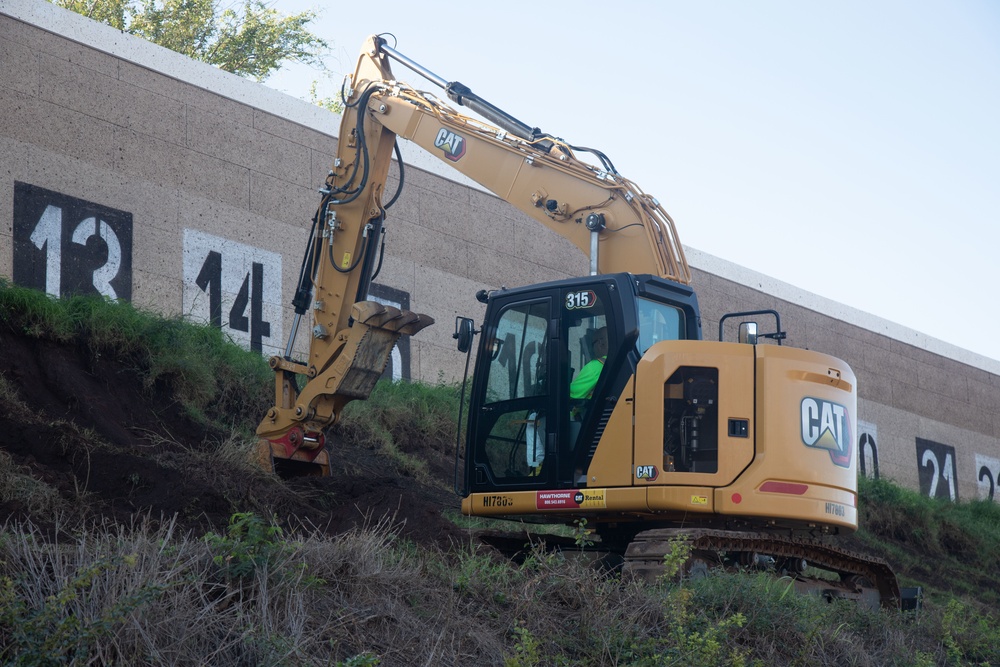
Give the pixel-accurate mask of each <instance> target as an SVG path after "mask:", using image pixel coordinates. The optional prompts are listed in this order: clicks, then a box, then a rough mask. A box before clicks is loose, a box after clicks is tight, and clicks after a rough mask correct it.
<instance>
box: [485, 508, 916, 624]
mask: <svg viewBox="0 0 1000 667" xmlns="http://www.w3.org/2000/svg"><path fill="white" fill-rule="evenodd" d="M617 537H618V538H622V537H624V536H622V535H619V536H617ZM482 539H483V541H484V542H486V543H487V544H490V545H491V546H493V547H495V548H497V549H498V550H500V551H501V552H502V553H504V554H506V555H508V556H510V557H514V558H517V557H518V556H523V555H524V552H525V543H526V539H525V537H524V536H523V535H521V536H518V537H514V536H510V535H497V534H492V535H487V536H483V538H482ZM529 541H532V540H530V539H529ZM534 541H536V542H537V539H536V540H534ZM678 541H682V542H683V543H685V545H686V546H685V549H686V550H689V554H690V555H689V557H688V559H687V561H686V562H685V563H684V564H683V566H682V572H683V576H684V577H686V578H699V577H702V576H708V575H709V574H710V572H711V571H713V570H718V569H720V568H721V569H728V570H737V569H742V570H763V571H769V572H771V573H773V574H774V575H775V576H781V577H787V578H788V579H789V580H790V581H791V582H792V583H793V585H794V587H795V590H796V591H797V592H799V593H802V594H811V595H818V596H820V597H822V598H823V599H826V600H828V601H833V600H835V599H846V600H853V601H855V602H856V603H857V604H859V605H861V606H863V607H865V608H868V609H877V608H879V607H882V608H886V609H899V608H900V606H901V603H903V606H904V607H906V606H907V605H906V604H905V601H904V600H903V599H902V597H901V595H900V588H899V584H898V583H897V581H896V576H895V574H893V572H892V569H891V568H890V567H889V565H888V563H886V562H885V561H884V560H882V559H880V558H873V557H870V556H865V555H863V554H859V553H855V552H852V551H849V550H847V549H843V548H840V547H838V546H835V545H832V544H829V543H828V542H825V541H822V540H819V539H815V538H809V537H792V536H790V535H787V534H779V533H771V532H766V531H733V530H721V529H712V528H656V529H650V530H645V531H642V532H639V533H637V534H635V535H633V536H631V537H630V538H629V539H627V540H625V539H613V538H611V536H607V535H605V536H604V538H603V539H602V541H601V542H598V543H597V544H595V545H593V546H588V547H584V550H586V551H588V552H591V553H592V555H594V556H601V557H603V558H602V559H601V560H602V562H603V563H605V564H608V563H613V564H614V565H615V566H616V569H618V568H619V567H620V570H621V573H622V576H623V577H633V578H638V579H641V580H644V581H649V582H654V581H656V580H657V579H658V578H659V577H660V576H662V575H663V574H664V572H665V566H664V559H665V557H667V556H669V555H670V554H672V553H674V551H675V549H676V546H675V545H676V544H677V543H678ZM544 542H545V547H546V548H547V549H560V550H563V551H566V552H571V551H579V550H581V546H580V545H579V543H578V541H576V540H574V539H570V538H553V537H552V536H547V537H546V538H545V539H544Z"/></svg>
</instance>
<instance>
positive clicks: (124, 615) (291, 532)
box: [0, 285, 1000, 667]
mask: <svg viewBox="0 0 1000 667" xmlns="http://www.w3.org/2000/svg"><path fill="white" fill-rule="evenodd" d="M0 328H3V329H5V330H8V331H10V330H13V331H16V332H17V333H18V334H19V335H27V336H31V337H34V338H36V339H37V340H38V344H39V345H43V344H45V345H52V343H51V341H60V342H62V343H64V344H66V345H67V346H68V347H71V348H73V349H75V350H76V351H78V352H79V351H83V353H84V354H85V356H87V357H89V358H90V359H92V360H93V361H94V363H95V365H96V364H97V362H98V361H99V360H101V359H105V360H107V359H109V358H114V359H115V360H116V362H117V363H118V364H124V365H125V366H126V367H128V368H134V369H135V373H136V374H137V375H138V376H139V377H141V378H142V379H143V384H144V386H145V387H146V388H147V390H148V391H149V392H150V395H151V396H152V395H153V394H154V393H155V392H157V391H159V392H167V391H169V392H171V394H170V395H171V396H177V397H182V399H183V401H184V402H185V405H186V406H187V407H186V412H187V414H190V415H194V416H196V417H197V418H198V419H202V420H204V421H206V423H210V424H212V425H213V427H214V428H223V427H225V429H227V432H232V431H233V430H234V428H235V429H236V430H239V429H250V428H252V427H253V426H254V425H255V422H256V419H257V418H258V417H259V415H260V414H261V413H262V411H263V410H264V409H266V407H267V399H268V397H269V392H270V388H271V382H272V378H271V375H270V371H268V370H267V369H266V366H265V364H264V363H263V361H262V360H261V359H260V357H259V355H255V354H252V353H248V352H243V351H242V350H239V349H238V348H237V347H236V346H235V345H232V344H231V343H229V342H227V341H226V340H225V339H224V338H223V337H222V336H221V335H220V334H219V333H218V332H217V331H214V330H212V329H210V328H208V327H202V326H196V325H191V324H188V323H185V322H183V321H181V320H179V319H177V318H158V317H155V316H152V315H149V314H147V313H143V312H141V311H139V310H138V309H135V308H133V307H132V306H128V305H123V304H114V303H109V302H106V301H104V300H101V299H93V298H81V297H74V298H67V299H63V300H58V301H57V300H54V299H51V298H49V297H46V296H44V295H41V294H39V293H38V292H33V291H30V290H22V289H19V288H14V287H10V286H8V285H0ZM458 400H459V398H458V392H457V391H456V390H455V388H454V387H449V386H445V385H441V384H438V385H435V386H425V385H420V384H415V383H382V384H380V385H379V386H378V387H377V389H376V391H375V393H374V394H373V396H372V399H371V400H370V401H367V402H364V403H361V402H355V403H353V404H351V406H350V409H349V411H348V413H347V414H346V415H345V417H344V423H343V425H342V426H341V427H340V433H339V437H343V438H352V439H361V441H362V442H363V443H364V445H365V446H367V448H368V450H370V451H373V452H375V454H374V456H375V457H376V458H377V459H378V460H379V461H381V460H383V459H386V458H390V459H392V460H394V461H396V463H395V464H394V467H393V470H394V471H399V472H401V473H402V475H403V476H407V475H408V476H410V477H413V478H414V479H426V484H425V485H424V486H421V487H420V488H421V489H430V488H431V487H432V486H433V487H438V486H448V485H450V482H451V480H450V477H449V476H448V474H449V473H450V468H449V469H448V470H446V471H442V470H441V469H440V461H441V460H445V461H450V455H451V453H452V451H453V450H452V448H453V446H454V431H455V424H454V415H455V413H456V411H457V406H458ZM0 408H2V419H5V420H7V421H6V422H4V423H6V424H8V425H15V422H16V423H18V424H19V423H26V424H30V425H31V426H33V427H38V429H40V428H41V426H42V425H44V424H43V422H44V419H45V416H44V414H41V413H39V412H38V410H32V409H31V407H30V406H29V405H28V404H26V402H25V401H24V400H23V399H22V398H21V396H20V394H19V391H18V387H17V386H15V384H14V382H13V379H12V378H9V377H6V376H4V375H3V374H0ZM57 426H58V427H59V429H54V430H53V432H58V431H59V430H64V431H69V430H72V429H73V428H76V427H75V426H73V425H72V424H71V423H69V422H61V423H60V424H57ZM74 434H75V435H77V436H79V437H80V438H81V439H82V440H83V441H85V442H86V443H87V445H88V447H91V448H92V449H94V451H97V450H98V449H100V448H102V447H104V448H107V447H110V445H107V444H101V443H99V442H96V436H94V435H93V434H87V433H82V432H81V433H76V432H74ZM240 442H242V439H241V437H240V436H238V435H236V436H229V438H228V439H227V440H225V441H224V442H223V443H219V444H217V445H216V446H215V447H214V448H213V449H212V450H211V451H210V452H209V453H206V452H204V451H201V450H200V449H198V448H197V447H194V446H193V445H188V446H191V447H192V448H193V451H191V452H188V456H187V458H184V457H181V456H179V455H178V454H177V449H176V448H174V449H169V448H166V447H163V448H154V449H155V451H151V452H149V453H148V456H149V457H150V458H156V457H159V458H156V460H157V461H161V462H162V463H163V465H164V466H176V467H177V468H178V469H181V470H183V471H184V472H185V474H186V475H188V476H191V477H195V476H197V475H198V474H204V472H203V470H205V469H207V470H209V471H210V477H208V480H209V481H207V482H206V483H205V486H204V487H203V488H205V489H209V488H211V489H212V491H215V492H218V493H221V494H222V495H225V496H227V497H228V498H229V499H230V502H231V505H232V506H233V507H234V509H233V511H232V516H231V517H230V521H229V523H228V525H224V526H222V527H221V528H219V527H216V528H202V529H198V530H186V529H182V528H181V527H180V524H179V523H178V522H179V520H180V519H179V518H178V517H173V518H172V519H171V517H166V518H165V519H161V520H159V521H154V520H153V518H151V517H148V518H143V516H142V515H132V518H131V520H130V521H125V522H113V521H110V520H102V519H101V518H100V516H101V515H100V511H99V510H94V511H93V513H92V514H90V515H89V516H90V520H89V521H78V520H74V521H72V522H71V521H69V519H68V515H67V514H64V513H65V512H67V505H69V503H68V502H67V501H66V499H65V494H63V495H61V492H60V491H58V490H56V489H54V488H52V487H49V486H47V481H46V480H45V479H43V478H41V477H37V476H35V475H33V469H32V467H31V466H30V465H27V464H25V463H16V462H15V460H14V458H13V457H12V455H10V454H8V453H7V452H6V451H0V504H3V506H4V508H7V504H8V503H12V502H18V503H21V505H22V506H23V507H26V508H29V509H30V512H29V513H30V514H31V516H37V517H40V519H41V521H36V522H32V521H29V520H24V519H18V520H8V521H7V522H6V523H5V525H4V527H3V529H2V530H0V663H3V664H13V665H56V664H91V663H92V664H156V665H159V664H213V665H245V664H262V665H263V664H267V665H299V664H330V665H343V666H345V667H347V666H352V667H360V666H374V665H382V666H390V665H410V664H456V665H465V664H481V665H497V666H500V665H504V666H505V667H535V666H538V667H542V666H544V667H549V666H560V665H565V666H568V665H580V666H583V667H597V666H604V665H609V666H610V665H616V666H619V667H647V666H648V667H652V666H661V665H732V666H741V667H749V666H753V667H756V666H767V665H803V666H805V665H810V666H811V665H862V666H867V665H871V666H874V665H879V666H881V665H899V666H902V665H949V666H966V665H968V666H973V665H996V664H1000V623H998V621H1000V616H998V609H1000V607H998V602H997V595H998V594H997V591H996V589H997V583H998V582H997V578H996V554H998V553H1000V507H998V506H997V505H995V504H988V503H978V502H976V503H962V504H950V503H943V502H939V501H932V500H928V499H925V498H922V497H920V496H919V495H918V494H915V493H913V492H910V491H906V490H903V489H900V488H899V487H897V486H894V485H893V484H891V483H889V482H885V481H880V482H871V481H868V480H862V482H861V484H860V490H861V499H860V507H861V512H862V524H863V526H864V530H863V531H862V533H861V534H860V536H859V539H860V540H862V541H863V543H864V544H865V545H867V546H866V547H865V548H866V549H867V550H869V551H871V552H874V553H877V554H881V555H884V557H886V558H887V559H888V560H889V561H890V562H891V563H892V564H893V566H894V568H895V569H896V570H897V572H899V573H900V575H901V578H902V579H903V583H904V585H906V584H919V585H923V586H925V587H926V588H928V589H929V591H930V592H931V595H930V596H929V599H928V601H927V603H926V606H925V608H924V609H923V610H921V611H919V612H896V611H867V610H864V609H859V608H857V607H856V606H854V605H852V604H848V603H845V602H835V603H832V604H831V603H827V602H824V601H823V600H821V599H820V598H818V597H811V596H800V595H797V594H795V593H794V592H792V590H793V587H792V586H791V584H790V581H789V580H787V579H776V578H774V577H772V576H769V575H767V574H764V573H759V572H751V571H747V572H736V573H734V572H721V571H720V572H714V571H713V572H710V573H708V576H704V577H697V578H683V577H682V578H681V580H680V581H677V580H675V578H674V577H670V578H666V577H664V578H662V579H661V580H659V581H658V582H655V583H643V582H639V581H633V580H629V579H625V580H623V579H622V578H621V577H619V576H617V575H615V574H608V573H606V572H601V571H598V570H596V569H595V568H593V567H592V566H591V565H590V564H589V563H588V561H587V559H586V558H583V557H580V554H579V553H577V551H576V550H575V549H573V550H571V551H569V552H566V553H559V552H551V551H546V550H545V549H544V548H542V547H540V546H538V547H536V548H534V549H531V550H530V551H529V553H528V555H527V557H526V558H524V560H523V561H522V562H520V563H512V562H510V561H509V560H506V559H503V558H501V557H499V556H498V555H497V554H496V553H494V552H493V551H491V550H488V549H486V548H484V547H481V546H479V545H478V542H477V540H476V539H475V537H476V531H477V530H479V528H480V526H481V525H482V524H481V523H479V522H470V523H468V524H466V525H467V526H468V527H467V528H463V529H461V531H464V532H461V531H460V532H459V534H461V535H463V536H464V539H462V540H457V541H456V543H455V544H454V546H453V547H452V548H451V549H448V550H441V549H439V548H437V547H434V546H429V545H427V544H419V543H415V542H413V541H411V540H408V539H404V538H403V537H402V536H401V526H400V525H399V524H396V523H394V521H393V519H392V518H391V517H390V518H382V517H377V516H375V517H370V522H369V525H368V526H367V527H365V528H362V529H353V530H350V531H347V532H342V533H340V534H337V535H330V534H327V533H325V532H323V531H322V530H319V529H315V528H312V527H308V526H309V524H308V523H307V522H306V521H296V520H295V517H289V516H285V517H283V518H282V519H281V520H280V521H279V519H278V518H275V516H274V515H275V512H274V510H273V507H275V506H276V505H275V504H270V503H268V502H266V501H265V500H264V499H263V496H264V495H265V494H272V495H273V494H274V493H275V492H276V489H278V490H282V491H283V492H284V493H286V494H287V495H285V496H282V500H283V501H286V500H287V499H288V498H289V497H291V496H292V495H294V493H299V492H304V493H311V494H314V495H317V496H319V495H322V494H328V495H329V500H328V502H329V504H330V505H333V504H335V503H337V502H339V503H344V502H345V500H344V499H343V498H339V497H337V495H336V494H337V489H336V488H330V487H324V486H322V485H319V484H317V485H313V486H298V487H294V488H292V487H286V486H285V485H283V484H281V483H280V482H278V481H276V480H274V479H273V478H271V477H268V476H264V475H262V474H258V475H257V476H251V475H249V474H248V470H250V468H248V467H247V466H245V465H244V466H243V467H239V466H237V465H236V463H235V462H236V461H237V459H239V458H240V457H241V456H245V455H247V454H248V451H247V450H245V449H243V450H241V449H240V446H239V444H238V443H240ZM226 443H230V444H226ZM232 443H237V444H232ZM225 448H229V449H231V450H232V452H233V453H232V454H231V455H230V456H231V460H230V459H226V458H224V457H220V451H222V450H223V449H225ZM161 450H163V451H161ZM132 454H133V455H134V454H135V453H132ZM431 459H435V460H437V461H438V463H437V465H438V468H437V469H436V468H435V464H433V462H431ZM358 465H360V464H358ZM359 479H363V480H366V481H367V480H377V479H379V478H378V477H377V476H364V477H363V478H362V477H359ZM141 484H142V480H141V479H137V480H132V479H131V478H125V479H123V480H122V481H121V493H122V494H127V493H128V492H129V489H131V488H133V487H138V486H141ZM303 489H305V491H303ZM192 500H193V501H194V500H197V499H196V498H195V499H192ZM86 501H87V494H86V493H85V492H83V491H81V492H79V494H78V496H77V497H76V504H85V503H86ZM346 502H350V499H347V500H346ZM95 506H96V505H95ZM282 507H288V506H287V505H284V506H282ZM443 509H445V508H442V510H443ZM289 511H291V510H289ZM95 517H97V518H95ZM264 517H267V518H264ZM53 524H54V525H53ZM317 525H318V524H317ZM566 531H567V535H568V536H569V537H571V538H572V539H573V541H575V542H576V545H577V547H580V548H583V547H586V546H588V545H589V543H590V542H591V534H590V530H589V529H588V527H587V524H586V523H585V522H582V521H581V522H579V523H577V524H576V525H575V527H571V528H567V529H566ZM54 536H57V537H54ZM688 551H689V545H688V544H687V543H685V542H683V541H679V542H677V543H676V544H675V545H674V548H673V549H672V551H671V553H670V554H669V555H668V557H667V559H666V562H665V565H666V566H667V567H668V569H669V570H672V571H673V572H675V573H678V574H679V573H683V562H684V559H685V557H686V553H687V552H688Z"/></svg>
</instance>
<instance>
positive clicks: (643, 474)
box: [635, 466, 660, 482]
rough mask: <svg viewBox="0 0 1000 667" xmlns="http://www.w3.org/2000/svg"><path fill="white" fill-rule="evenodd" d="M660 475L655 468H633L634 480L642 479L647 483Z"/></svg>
mask: <svg viewBox="0 0 1000 667" xmlns="http://www.w3.org/2000/svg"><path fill="white" fill-rule="evenodd" d="M659 474H660V471H659V470H657V469H656V466H636V467H635V478H636V479H644V480H646V481H647V482H652V481H653V480H654V479H656V478H657V477H658V476H659Z"/></svg>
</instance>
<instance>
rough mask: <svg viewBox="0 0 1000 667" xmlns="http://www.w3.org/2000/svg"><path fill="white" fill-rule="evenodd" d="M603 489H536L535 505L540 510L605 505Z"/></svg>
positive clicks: (605, 499)
mask: <svg viewBox="0 0 1000 667" xmlns="http://www.w3.org/2000/svg"><path fill="white" fill-rule="evenodd" d="M604 491H605V490H604V489H575V490H574V489H570V490H567V491H536V492H535V507H536V508H537V509H540V510H561V509H577V508H581V507H582V508H588V507H607V506H608V503H607V498H606V497H605V493H604Z"/></svg>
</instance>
